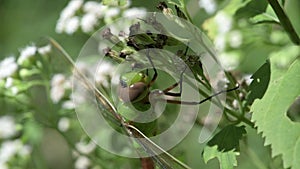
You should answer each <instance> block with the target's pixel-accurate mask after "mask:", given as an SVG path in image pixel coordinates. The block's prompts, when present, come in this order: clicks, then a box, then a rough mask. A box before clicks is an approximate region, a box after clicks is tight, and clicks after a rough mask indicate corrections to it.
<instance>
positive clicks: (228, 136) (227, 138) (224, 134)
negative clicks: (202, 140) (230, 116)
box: [207, 125, 246, 152]
mask: <svg viewBox="0 0 300 169" xmlns="http://www.w3.org/2000/svg"><path fill="white" fill-rule="evenodd" d="M245 133H246V130H245V126H235V125H228V126H226V127H224V128H223V129H222V130H221V131H220V132H219V133H217V134H216V135H215V136H214V137H213V138H212V139H211V140H210V141H209V142H208V143H207V144H208V145H209V146H211V147H212V146H215V145H217V146H218V150H219V151H225V152H227V151H230V150H233V151H236V150H239V140H240V139H241V138H242V136H243V134H245Z"/></svg>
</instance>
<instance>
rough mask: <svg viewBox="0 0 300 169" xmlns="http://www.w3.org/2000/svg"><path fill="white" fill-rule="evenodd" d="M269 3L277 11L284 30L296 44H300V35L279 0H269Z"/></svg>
mask: <svg viewBox="0 0 300 169" xmlns="http://www.w3.org/2000/svg"><path fill="white" fill-rule="evenodd" d="M268 2H269V4H270V5H271V7H272V8H273V10H274V12H275V13H276V15H277V17H278V19H279V21H280V23H281V25H282V27H283V28H284V30H285V31H286V32H287V33H288V35H289V37H290V39H291V41H292V42H293V43H295V44H296V45H300V39H299V36H298V35H297V33H296V31H295V29H294V27H293V25H292V23H291V21H290V19H289V18H288V16H287V15H286V13H285V12H284V10H283V8H282V7H281V6H280V4H279V3H278V0H268Z"/></svg>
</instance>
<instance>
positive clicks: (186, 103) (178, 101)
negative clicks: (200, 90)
mask: <svg viewBox="0 0 300 169" xmlns="http://www.w3.org/2000/svg"><path fill="white" fill-rule="evenodd" d="M239 87H240V86H239V85H238V86H236V87H234V88H231V89H227V90H221V91H219V92H217V93H215V94H212V95H210V96H208V97H207V98H205V99H203V100H200V101H182V100H171V99H164V100H165V101H166V102H167V103H172V104H184V105H197V104H201V103H204V102H206V101H208V100H210V99H212V98H213V97H215V96H218V95H220V94H222V93H227V92H231V91H234V90H237V89H238V88H239Z"/></svg>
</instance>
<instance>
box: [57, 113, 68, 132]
mask: <svg viewBox="0 0 300 169" xmlns="http://www.w3.org/2000/svg"><path fill="white" fill-rule="evenodd" d="M69 127H70V120H69V119H68V118H66V117H62V118H60V119H59V121H58V129H59V130H60V131H62V132H66V131H67V130H68V129H69Z"/></svg>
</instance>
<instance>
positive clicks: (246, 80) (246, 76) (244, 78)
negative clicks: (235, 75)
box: [243, 74, 253, 86]
mask: <svg viewBox="0 0 300 169" xmlns="http://www.w3.org/2000/svg"><path fill="white" fill-rule="evenodd" d="M251 77H252V74H246V75H244V76H243V80H244V81H245V82H246V84H247V85H248V86H249V85H250V84H251V83H252V81H253V79H252V78H251Z"/></svg>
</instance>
